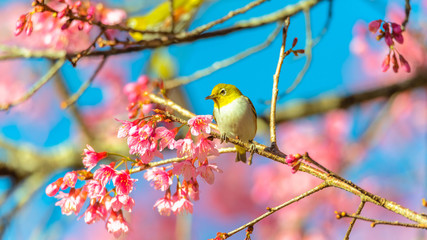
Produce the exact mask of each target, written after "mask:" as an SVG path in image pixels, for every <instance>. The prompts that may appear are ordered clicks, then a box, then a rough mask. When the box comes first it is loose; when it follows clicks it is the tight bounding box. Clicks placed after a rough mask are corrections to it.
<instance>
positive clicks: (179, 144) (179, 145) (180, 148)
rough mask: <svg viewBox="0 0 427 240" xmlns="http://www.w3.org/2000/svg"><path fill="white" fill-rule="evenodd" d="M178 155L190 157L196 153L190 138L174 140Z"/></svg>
mask: <svg viewBox="0 0 427 240" xmlns="http://www.w3.org/2000/svg"><path fill="white" fill-rule="evenodd" d="M175 148H176V149H177V155H178V157H188V158H192V157H193V156H194V154H195V153H196V149H195V146H194V143H193V140H192V139H191V138H184V139H179V140H178V141H176V142H175Z"/></svg>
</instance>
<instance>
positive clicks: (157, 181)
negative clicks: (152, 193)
mask: <svg viewBox="0 0 427 240" xmlns="http://www.w3.org/2000/svg"><path fill="white" fill-rule="evenodd" d="M144 178H145V179H147V181H152V182H151V185H152V186H153V187H154V189H157V190H158V189H160V190H162V191H166V190H167V189H168V188H169V186H170V185H172V178H171V176H170V173H168V172H166V171H165V168H156V167H153V168H151V169H148V170H147V171H146V172H145V173H144Z"/></svg>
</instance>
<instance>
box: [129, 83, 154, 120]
mask: <svg viewBox="0 0 427 240" xmlns="http://www.w3.org/2000/svg"><path fill="white" fill-rule="evenodd" d="M149 82H150V79H149V78H148V76H146V75H142V76H140V77H139V78H138V80H137V81H136V82H132V83H128V84H126V85H125V87H124V88H123V92H124V94H125V95H126V96H127V97H128V102H129V105H128V107H127V109H128V112H129V118H134V117H136V116H137V114H138V112H139V111H140V110H142V114H147V113H148V112H149V111H146V110H151V108H148V109H145V110H144V109H143V108H141V107H142V106H144V105H145V104H148V103H149V98H148V97H147V95H146V93H147V92H149V91H150V88H149Z"/></svg>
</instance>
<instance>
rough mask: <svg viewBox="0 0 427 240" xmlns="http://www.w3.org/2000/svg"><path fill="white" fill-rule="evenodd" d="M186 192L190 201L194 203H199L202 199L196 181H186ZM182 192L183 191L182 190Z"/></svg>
mask: <svg viewBox="0 0 427 240" xmlns="http://www.w3.org/2000/svg"><path fill="white" fill-rule="evenodd" d="M184 185H185V190H186V193H185V195H187V196H188V197H189V198H190V199H192V200H194V201H198V200H199V199H200V197H199V193H200V192H199V183H198V182H197V180H195V179H191V180H190V181H184ZM180 191H183V190H182V188H181V189H180Z"/></svg>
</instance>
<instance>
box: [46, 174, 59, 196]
mask: <svg viewBox="0 0 427 240" xmlns="http://www.w3.org/2000/svg"><path fill="white" fill-rule="evenodd" d="M62 181H63V178H59V179H58V180H56V181H55V182H53V183H51V184H49V185H47V187H46V195H48V196H49V197H53V196H55V195H56V194H57V193H58V191H59V188H60V187H61V185H62Z"/></svg>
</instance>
